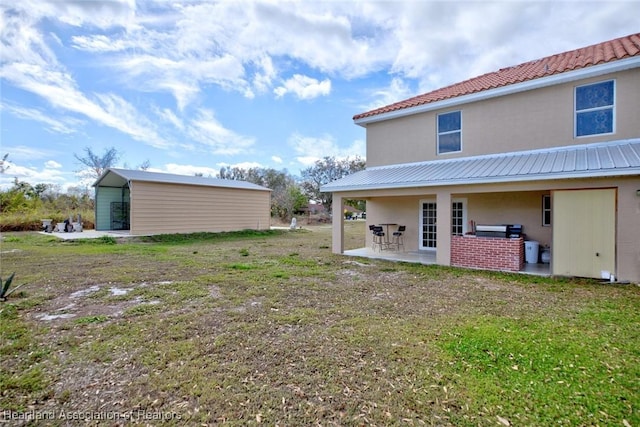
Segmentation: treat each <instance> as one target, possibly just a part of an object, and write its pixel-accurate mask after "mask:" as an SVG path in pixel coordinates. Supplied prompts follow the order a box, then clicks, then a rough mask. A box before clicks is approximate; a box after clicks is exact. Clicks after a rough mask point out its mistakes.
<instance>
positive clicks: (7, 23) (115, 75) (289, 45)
mask: <svg viewBox="0 0 640 427" xmlns="http://www.w3.org/2000/svg"><path fill="white" fill-rule="evenodd" d="M0 9H2V19H1V21H0V31H1V38H2V47H1V49H2V50H1V52H0V61H1V62H0V83H1V85H2V86H1V93H0V126H1V128H0V144H1V147H0V155H4V154H5V153H8V154H9V161H10V167H9V169H8V170H7V173H6V174H4V175H2V176H0V187H2V188H7V187H8V186H10V185H11V183H12V182H13V180H14V179H15V178H16V177H17V178H18V179H19V180H21V181H27V182H29V183H31V184H37V183H49V184H54V185H57V186H59V188H60V189H61V190H62V191H65V190H66V188H67V187H69V186H85V185H90V184H91V183H92V180H87V178H86V177H84V175H83V174H82V173H81V165H80V164H79V163H78V162H77V160H76V159H75V158H74V154H79V155H82V151H83V148H84V147H87V146H88V147H91V149H92V150H93V151H94V152H96V153H99V154H100V153H102V152H103V151H104V150H105V149H107V148H110V147H115V148H116V149H117V150H118V151H119V152H120V153H121V154H122V158H121V160H120V162H119V164H118V166H120V167H129V168H136V167H138V166H139V165H140V164H142V163H143V162H145V161H149V163H150V165H151V167H150V170H153V171H159V172H169V173H178V174H185V175H193V174H195V173H203V174H204V175H205V176H208V175H212V176H215V174H216V173H217V172H218V171H219V170H220V168H221V167H223V166H239V167H243V168H249V167H272V168H275V169H278V170H281V169H286V170H288V171H289V172H290V173H291V174H293V175H299V173H300V170H301V169H303V168H305V167H308V166H311V165H312V164H313V162H314V161H315V160H317V159H319V158H321V157H323V156H336V157H339V158H342V157H347V156H351V157H353V156H355V155H359V156H361V157H365V130H364V129H363V128H361V127H359V126H356V125H354V124H353V121H352V117H353V115H354V114H357V113H361V112H364V111H367V110H369V109H372V108H375V107H378V106H382V105H386V104H389V103H392V102H395V101H398V100H401V99H405V98H408V97H411V96H414V95H417V94H420V93H424V92H428V91H431V90H433V89H437V88H439V87H442V86H445V85H448V84H451V83H455V82H458V81H462V80H464V79H467V78H470V77H474V76H477V75H480V74H483V73H485V72H489V71H494V70H497V69H499V68H502V67H506V66H510V65H516V64H519V63H521V62H525V61H528V60H532V59H536V58H540V57H543V56H547V55H551V54H554V53H559V52H563V51H566V50H570V49H574V48H578V47H582V46H586V45H589V44H593V43H598V42H601V41H605V40H609V39H612V38H616V37H620V36H624V35H628V34H631V33H635V32H638V31H639V30H640V27H639V26H638V22H639V21H638V16H640V2H639V1H620V2H615V1H613V2H611V1H610V2H603V1H599V2H590V1H588V2H585V1H565V2H558V1H537V2H525V1H501V2H491V1H470V2H460V1H440V2H433V1H418V0H413V1H385V2H383V1H294V2H283V1H251V2H249V1H231V0H227V1H221V2H214V1H191V0H190V1H136V0H123V1H115V0H113V1H98V0H96V1H82V0H75V1H64V0H55V1H54V0H51V1H47V0H8V1H3V2H2V4H1V5H0ZM390 143H392V142H390Z"/></svg>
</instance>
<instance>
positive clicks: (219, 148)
mask: <svg viewBox="0 0 640 427" xmlns="http://www.w3.org/2000/svg"><path fill="white" fill-rule="evenodd" d="M187 133H188V135H189V136H190V137H191V138H193V139H194V140H195V141H197V142H199V143H201V144H204V145H205V146H206V147H207V148H208V149H209V151H210V152H211V153H213V154H228V155H232V154H240V153H246V152H248V150H249V149H250V148H251V146H253V144H254V143H255V140H254V139H253V138H251V137H247V136H243V135H239V134H237V133H235V132H234V131H232V130H229V129H226V128H225V127H224V126H223V125H222V124H221V123H220V122H219V121H218V120H217V119H216V117H215V115H214V113H213V111H211V110H206V109H200V110H198V112H197V115H196V117H195V118H194V119H193V120H191V121H190V123H189V125H188V127H187Z"/></svg>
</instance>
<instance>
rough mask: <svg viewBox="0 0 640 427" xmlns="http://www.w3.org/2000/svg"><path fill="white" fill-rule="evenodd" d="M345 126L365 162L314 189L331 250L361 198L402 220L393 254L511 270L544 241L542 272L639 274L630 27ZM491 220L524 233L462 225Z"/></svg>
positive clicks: (378, 215)
mask: <svg viewBox="0 0 640 427" xmlns="http://www.w3.org/2000/svg"><path fill="white" fill-rule="evenodd" d="M354 121H355V123H356V124H357V125H360V126H363V127H365V128H366V135H367V137H366V139H367V168H366V169H365V170H363V171H361V172H358V173H355V174H353V175H350V176H347V177H345V178H343V179H340V180H338V181H334V182H332V183H329V184H327V185H325V186H324V187H323V191H327V192H332V193H333V201H334V203H333V219H334V224H333V252H334V253H344V245H343V229H344V224H343V219H342V215H341V214H340V213H341V212H342V210H343V204H344V201H345V200H348V199H357V200H363V199H364V200H366V202H367V223H368V224H382V223H391V224H402V225H405V226H406V231H405V233H404V250H405V253H406V254H411V253H414V254H416V253H417V254H422V253H430V254H431V256H432V258H431V259H432V260H433V262H435V263H437V264H441V265H457V266H467V267H477V268H493V269H498V270H518V269H522V268H524V261H523V259H522V258H523V252H524V249H523V248H522V247H523V246H526V245H525V244H524V242H525V241H527V242H528V241H531V242H534V241H535V242H538V243H539V246H540V247H549V248H550V262H549V263H548V264H546V267H547V268H548V273H549V274H553V275H567V276H584V277H596V278H605V279H607V278H609V279H611V280H617V281H632V282H640V34H633V35H630V36H627V37H621V38H618V39H615V40H610V41H606V42H603V43H599V44H596V45H593V46H588V47H584V48H581V49H577V50H573V51H570V52H564V53H560V54H557V55H553V56H549V57H546V58H541V59H538V60H535V61H531V62H527V63H524V64H520V65H516V66H513V67H509V68H504V69H501V70H498V71H495V72H492V73H488V74H485V75H482V76H479V77H475V78H472V79H470V80H466V81H463V82H460V83H457V84H454V85H451V86H448V87H444V88H441V89H438V90H435V91H433V92H429V93H426V94H423V95H419V96H416V97H413V98H410V99H406V100H404V101H401V102H397V103H395V104H391V105H387V106H384V107H381V108H378V109H375V110H372V111H368V112H365V113H362V114H358V115H356V116H355V117H354ZM503 224H517V225H521V226H522V233H524V235H523V236H522V237H515V238H509V236H507V237H505V238H499V237H484V235H481V234H480V233H475V234H474V232H475V231H477V230H478V228H479V225H482V226H485V225H503ZM484 228H486V227H484ZM393 230H394V227H393V226H391V230H389V233H390V232H391V231H393ZM371 239H372V236H371V235H370V233H367V247H368V246H369V245H370V244H371V243H372V242H371ZM514 251H515V252H514ZM514 256H515V258H513V257H514ZM510 257H511V258H510ZM514 259H515V263H514V262H513V260H514ZM514 265H515V267H514Z"/></svg>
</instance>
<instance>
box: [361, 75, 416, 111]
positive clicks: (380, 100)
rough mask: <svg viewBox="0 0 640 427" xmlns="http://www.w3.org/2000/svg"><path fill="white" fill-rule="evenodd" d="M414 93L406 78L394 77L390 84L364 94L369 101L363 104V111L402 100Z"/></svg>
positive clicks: (364, 97)
mask: <svg viewBox="0 0 640 427" xmlns="http://www.w3.org/2000/svg"><path fill="white" fill-rule="evenodd" d="M412 94H413V93H412V91H411V88H410V87H409V85H408V84H407V83H406V82H405V81H404V80H402V79H400V78H394V79H392V80H391V83H390V84H389V86H387V87H384V88H378V89H374V90H371V91H370V92H369V93H367V94H364V95H363V99H365V100H367V101H368V102H367V103H366V104H364V105H362V111H370V110H373V109H376V108H378V107H382V106H385V105H389V104H393V103H394V102H398V101H402V100H403V99H407V98H409V97H411V95H412ZM369 100H370V101H369Z"/></svg>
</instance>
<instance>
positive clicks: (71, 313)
mask: <svg viewBox="0 0 640 427" xmlns="http://www.w3.org/2000/svg"><path fill="white" fill-rule="evenodd" d="M363 236H364V224H363V223H362V222H350V223H348V224H347V237H346V241H347V246H348V247H359V246H362V245H363ZM110 243H111V244H110ZM113 243H114V242H109V241H101V242H94V243H79V242H58V241H54V240H52V239H51V238H50V237H46V236H40V235H25V234H16V235H5V241H4V242H3V244H2V251H3V255H2V270H3V273H2V274H3V275H6V274H5V272H10V271H16V281H17V283H23V282H28V283H29V284H28V285H27V286H25V287H24V290H23V292H22V293H20V292H18V295H17V296H15V297H14V298H12V299H11V300H10V301H9V303H5V304H4V305H2V306H0V310H2V311H1V312H0V320H1V321H2V323H0V325H1V329H0V331H1V332H2V335H1V339H2V341H1V342H0V344H1V351H0V364H1V366H2V368H3V369H2V373H0V382H1V385H2V392H1V395H0V408H1V409H3V410H5V411H13V412H11V413H12V414H24V412H23V411H28V410H33V411H35V412H34V413H37V414H41V415H42V414H45V415H46V414H48V413H55V414H56V417H54V419H48V420H40V421H39V422H38V425H67V424H66V422H67V421H68V420H64V419H60V417H59V415H60V411H61V410H62V411H65V412H64V413H66V414H78V413H80V414H90V415H91V414H93V416H94V417H98V416H102V417H106V416H111V417H112V418H113V417H116V415H114V414H118V415H117V417H119V418H118V419H115V420H113V419H111V420H99V421H98V422H97V424H99V425H114V424H115V425H124V424H128V423H130V422H138V423H140V424H149V425H156V424H158V423H159V422H160V420H152V419H149V418H150V417H154V416H155V417H158V416H162V417H164V420H162V421H164V422H166V424H167V425H194V426H196V425H197V426H200V425H211V424H216V423H228V424H230V425H247V424H266V425H282V426H285V425H286V426H294V425H500V423H502V424H503V425H504V424H506V423H510V424H513V425H549V424H551V423H556V424H562V425H596V424H598V425H623V423H624V422H625V421H626V422H627V423H630V425H638V423H639V422H640V418H639V416H638V414H637V413H636V412H634V411H636V410H637V409H636V408H637V407H638V403H639V402H638V393H637V391H638V383H637V378H638V366H639V364H640V363H639V362H640V355H639V354H638V351H637V348H638V334H637V332H636V329H637V328H636V326H635V325H636V324H637V321H638V320H640V319H638V317H639V315H638V313H639V312H640V310H639V308H640V292H639V290H638V288H637V287H635V286H626V287H622V286H609V285H607V286H604V285H599V284H595V283H593V282H589V281H566V280H564V281H556V280H542V279H533V278H526V277H523V276H517V275H500V274H490V273H482V272H471V271H464V270H458V269H449V268H441V267H434V266H429V267H428V266H418V265H410V264H403V263H390V262H384V261H377V260H375V261H374V260H364V259H354V258H347V257H343V256H336V255H333V254H331V253H330V246H331V233H330V227H329V226H318V227H313V230H312V231H305V230H303V231H297V232H282V233H276V234H270V233H264V234H259V235H255V234H251V233H248V234H245V235H239V236H233V235H231V236H217V237H216V236H206V235H204V236H199V237H197V238H195V237H194V238H191V239H177V238H170V237H167V238H157V239H151V240H149V239H147V240H138V241H122V242H117V243H116V244H113ZM56 316H57V317H56ZM45 319H49V320H45ZM568 331H570V333H569V332H568ZM527 337H531V339H530V340H529V339H527ZM589 342H591V343H594V344H597V345H596V346H594V347H592V348H589V346H588V343H589ZM581 343H583V344H582V345H581ZM536 349H537V350H536ZM565 349H568V350H567V351H569V352H570V353H566V352H565ZM514 352H515V354H514ZM544 354H546V356H545V357H546V359H544V360H546V361H547V362H548V363H547V364H546V365H543V364H542V359H540V358H541V357H542V356H541V355H544ZM585 354H588V356H589V358H590V359H591V360H592V362H588V363H587V361H586V356H585ZM566 357H570V358H572V360H567V359H566ZM583 358H585V360H583ZM563 359H564V360H563ZM570 364H571V366H574V364H575V369H574V368H571V369H574V370H575V371H576V373H573V372H569V370H570V368H569V365H570ZM514 366H516V367H517V368H514ZM534 367H535V369H534ZM565 368H566V369H565ZM513 372H517V373H519V374H522V375H521V376H515V377H513V378H512V377H511V376H510V375H513ZM560 374H562V376H561V377H559V376H558V375H560ZM504 378H506V379H507V380H506V382H505V381H504V380H503V379H504ZM545 381H546V382H545ZM559 381H562V382H563V383H559ZM530 383H531V384H530ZM583 385H584V386H583ZM558 387H560V388H558ZM565 391H566V393H565ZM604 394H606V395H608V396H609V397H607V396H604ZM553 396H561V398H560V399H559V400H556V401H554V399H553ZM611 396H613V397H611ZM554 405H555V407H554ZM0 415H1V414H0ZM5 416H6V415H5ZM581 420H582V421H581ZM14 421H16V420H14ZM16 422H17V423H18V424H19V423H20V420H17V421H16ZM80 424H84V423H83V422H82V421H72V422H71V425H80Z"/></svg>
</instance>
